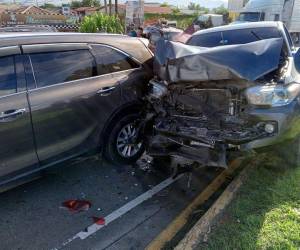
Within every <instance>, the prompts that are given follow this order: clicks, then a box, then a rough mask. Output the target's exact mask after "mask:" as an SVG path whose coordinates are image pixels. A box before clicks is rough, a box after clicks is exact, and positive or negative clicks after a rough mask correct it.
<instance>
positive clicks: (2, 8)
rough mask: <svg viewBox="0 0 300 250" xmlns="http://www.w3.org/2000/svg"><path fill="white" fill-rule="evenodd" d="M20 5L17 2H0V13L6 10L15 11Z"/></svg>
mask: <svg viewBox="0 0 300 250" xmlns="http://www.w3.org/2000/svg"><path fill="white" fill-rule="evenodd" d="M20 7H21V6H20V5H17V4H0V13H2V12H6V11H15V10H17V9H19V8H20Z"/></svg>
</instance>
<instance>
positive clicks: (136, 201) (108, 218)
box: [52, 174, 184, 250]
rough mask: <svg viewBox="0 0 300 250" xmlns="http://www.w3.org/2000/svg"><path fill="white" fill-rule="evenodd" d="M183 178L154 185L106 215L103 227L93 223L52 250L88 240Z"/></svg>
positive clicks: (180, 176) (171, 179) (170, 179)
mask: <svg viewBox="0 0 300 250" xmlns="http://www.w3.org/2000/svg"><path fill="white" fill-rule="evenodd" d="M183 176H184V174H181V175H179V176H178V177H177V178H175V179H173V178H172V177H170V178H168V179H166V180H164V181H163V182H161V183H159V184H158V185H156V186H155V187H153V188H152V189H150V190H148V191H147V192H145V193H143V194H141V195H140V196H138V197H137V198H135V199H134V200H132V201H130V202H128V203H127V204H125V205H124V206H122V207H120V208H119V209H117V210H115V211H113V212H112V213H111V214H109V215H107V216H106V217H105V218H104V219H105V225H97V224H96V223H94V224H92V225H90V226H89V227H87V228H86V230H84V231H81V232H79V233H77V234H75V235H74V236H73V237H71V238H69V239H67V240H66V241H64V242H63V243H62V245H61V247H59V248H54V249H52V250H58V249H61V248H63V247H65V246H67V245H68V244H70V243H71V242H72V241H74V240H75V239H78V238H79V239H81V240H84V239H86V238H88V237H89V236H91V235H92V234H95V233H96V232H97V231H99V230H100V229H102V228H103V227H106V226H107V225H108V224H110V223H111V222H113V221H114V220H116V219H118V218H120V217H121V216H123V215H124V214H126V213H128V212H129V211H130V210H132V209H134V208H135V207H137V206H138V205H140V204H141V203H143V202H144V201H146V200H148V199H150V198H152V197H153V196H154V195H155V194H157V193H159V192H160V191H162V190H163V189H165V188H167V187H168V186H170V185H171V184H172V183H174V182H176V181H177V180H179V179H180V178H182V177H183Z"/></svg>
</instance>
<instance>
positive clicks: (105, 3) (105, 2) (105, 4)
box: [104, 0, 107, 14]
mask: <svg viewBox="0 0 300 250" xmlns="http://www.w3.org/2000/svg"><path fill="white" fill-rule="evenodd" d="M104 8H105V14H107V0H104Z"/></svg>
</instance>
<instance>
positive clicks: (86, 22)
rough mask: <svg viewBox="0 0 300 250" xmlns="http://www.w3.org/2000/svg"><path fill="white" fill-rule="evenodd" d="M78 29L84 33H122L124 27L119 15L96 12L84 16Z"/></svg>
mask: <svg viewBox="0 0 300 250" xmlns="http://www.w3.org/2000/svg"><path fill="white" fill-rule="evenodd" d="M79 31H80V32H85V33H96V32H104V33H123V32H124V27H123V25H122V22H121V20H120V19H119V17H117V16H110V15H107V14H103V13H96V14H93V15H91V16H85V17H84V19H83V21H82V23H81V25H80V28H79Z"/></svg>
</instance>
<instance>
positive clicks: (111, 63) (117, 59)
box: [92, 45, 139, 75]
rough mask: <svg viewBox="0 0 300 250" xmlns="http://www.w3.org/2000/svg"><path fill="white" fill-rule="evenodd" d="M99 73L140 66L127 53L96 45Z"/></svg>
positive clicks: (95, 52)
mask: <svg viewBox="0 0 300 250" xmlns="http://www.w3.org/2000/svg"><path fill="white" fill-rule="evenodd" d="M92 47H93V53H94V55H95V58H96V63H97V72H98V75H103V74H109V73H113V72H118V71H123V70H128V69H133V68H138V67H139V65H138V64H137V63H136V62H135V61H133V60H132V59H131V58H129V57H128V56H127V55H125V54H123V53H121V52H119V51H117V50H115V49H113V48H110V47H106V46H102V45H94V46H92Z"/></svg>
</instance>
